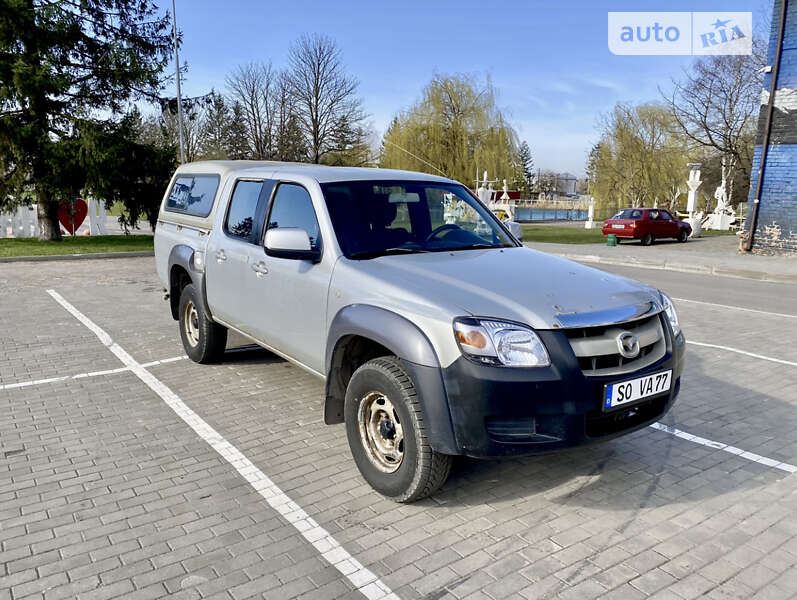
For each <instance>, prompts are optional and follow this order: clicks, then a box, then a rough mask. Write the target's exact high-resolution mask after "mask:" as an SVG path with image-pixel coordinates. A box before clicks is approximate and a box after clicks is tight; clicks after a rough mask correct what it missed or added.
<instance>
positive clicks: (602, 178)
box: [588, 104, 690, 212]
mask: <svg viewBox="0 0 797 600" xmlns="http://www.w3.org/2000/svg"><path fill="white" fill-rule="evenodd" d="M602 128H603V130H602V133H601V139H600V142H599V143H598V144H596V145H595V146H594V147H593V149H592V151H591V152H590V159H589V161H590V162H589V165H588V173H589V177H590V193H591V194H592V195H593V196H594V197H595V200H596V204H597V206H598V208H599V209H601V210H602V211H605V212H610V211H613V210H615V209H617V208H624V207H627V206H633V207H639V206H644V205H651V206H652V205H653V204H655V203H656V202H662V203H665V202H666V203H667V205H668V206H669V207H670V208H674V206H675V203H676V202H677V201H678V199H679V197H680V196H681V194H682V193H683V192H684V187H683V186H684V180H685V169H686V164H687V163H688V162H689V160H690V155H689V153H688V147H687V144H686V142H685V140H683V138H682V137H680V136H678V135H677V134H676V128H675V124H674V122H673V115H672V113H671V112H670V111H669V110H668V108H667V107H664V106H661V105H657V104H642V105H639V106H631V105H627V104H617V105H616V106H615V107H614V110H613V111H612V112H610V113H609V114H608V115H606V116H604V118H603V125H602Z"/></svg>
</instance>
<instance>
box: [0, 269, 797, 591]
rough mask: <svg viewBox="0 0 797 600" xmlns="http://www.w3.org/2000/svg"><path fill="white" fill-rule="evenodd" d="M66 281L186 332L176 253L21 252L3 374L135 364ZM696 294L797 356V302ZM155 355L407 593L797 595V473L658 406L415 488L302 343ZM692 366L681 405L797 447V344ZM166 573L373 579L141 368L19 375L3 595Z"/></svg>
mask: <svg viewBox="0 0 797 600" xmlns="http://www.w3.org/2000/svg"><path fill="white" fill-rule="evenodd" d="M638 276H639V277H647V278H648V280H649V281H651V282H655V281H656V278H657V277H662V275H660V274H658V273H656V272H647V273H642V272H640V273H639V274H638ZM680 277H681V279H680V280H679V281H680V283H679V285H680V286H682V289H680V290H679V292H678V294H675V293H673V295H680V296H681V297H688V296H686V294H688V293H689V291H690V288H689V285H691V283H690V282H694V285H695V286H697V285H703V284H704V283H705V282H706V281H710V279H711V278H706V277H702V278H701V277H700V276H693V275H689V276H680ZM734 285H737V284H734ZM738 285H739V286H742V287H743V288H744V289H743V290H741V291H740V295H744V294H747V295H748V296H749V295H750V294H754V293H755V290H756V289H757V288H756V287H755V286H767V287H766V290H767V291H768V293H769V290H772V289H773V288H772V287H771V286H773V285H776V284H763V283H758V282H742V283H738ZM49 288H53V289H55V290H57V291H58V292H59V293H61V294H62V295H63V296H64V297H65V298H66V299H67V300H68V301H69V302H71V303H72V304H74V305H75V306H76V307H77V308H78V309H79V310H80V311H82V312H83V313H84V314H86V315H87V316H88V317H89V318H90V319H92V320H93V321H94V322H96V323H97V324H98V325H99V326H100V327H102V328H103V329H105V330H106V331H107V332H108V333H109V334H110V335H111V336H112V337H113V339H114V340H115V341H116V342H117V343H118V344H119V345H120V346H122V347H123V348H124V349H125V350H127V351H128V352H130V354H132V355H133V357H134V358H135V359H136V360H138V361H139V362H142V363H144V362H148V361H153V360H159V359H163V358H169V357H173V356H179V355H182V354H183V350H182V347H181V345H180V341H179V336H178V333H177V326H176V323H175V322H174V321H172V320H171V316H170V314H169V311H168V305H167V304H166V303H165V302H163V301H162V299H161V294H160V285H159V284H158V282H157V280H156V278H155V275H154V266H153V263H152V259H146V258H145V259H125V260H115V261H85V262H81V263H80V264H77V265H69V266H68V267H64V266H62V264H58V263H47V264H41V265H36V266H35V267H34V268H31V266H30V265H17V264H10V265H0V316H2V319H3V323H4V324H5V325H4V327H3V329H2V331H0V385H2V384H8V383H17V382H22V381H26V380H30V379H44V378H48V377H53V376H58V375H71V374H75V373H84V372H88V371H97V370H104V369H115V368H118V367H121V366H122V365H121V363H120V362H119V361H118V360H117V359H116V358H115V357H114V356H113V355H112V354H111V353H110V352H109V351H108V350H107V348H106V347H105V346H103V345H102V344H101V343H100V342H99V341H98V340H97V338H96V337H95V336H94V335H93V334H92V333H91V332H89V331H88V329H86V328H85V327H84V326H83V325H82V324H80V323H79V322H78V321H76V320H75V319H74V317H72V316H71V315H70V314H69V313H67V312H66V311H64V310H63V309H62V308H61V307H60V306H58V304H56V303H55V302H54V301H53V300H52V298H50V297H49V296H48V295H47V294H46V291H45V290H46V289H49ZM761 289H762V290H763V289H764V288H763V287H762V288H761ZM776 289H777V290H779V292H780V293H782V294H786V295H788V294H794V295H793V296H792V297H797V288H795V286H786V285H783V286H780V287H777V288H776ZM748 296H744V297H748ZM695 297H697V295H696V296H695ZM724 303H726V304H734V298H733V297H727V298H726V299H725V302H724ZM679 310H680V315H681V320H682V322H683V326H684V329H685V331H686V333H687V336H688V338H689V339H694V340H699V341H703V342H707V343H714V344H721V345H728V346H734V347H739V348H744V349H747V350H749V351H752V352H759V353H761V354H764V355H769V356H773V357H777V358H781V359H784V360H792V361H794V360H797V355H795V354H794V352H795V351H794V348H793V344H792V342H791V340H793V339H794V336H795V335H797V319H783V318H778V317H774V316H770V315H765V314H755V315H751V314H747V315H745V316H744V318H739V317H738V315H736V314H733V313H731V312H728V311H726V310H723V309H718V308H716V307H711V306H703V305H689V304H682V305H679ZM792 312H793V313H797V311H792ZM767 340H769V341H767ZM245 345H246V342H245V341H244V340H242V339H237V338H235V337H234V336H231V339H230V342H229V346H230V347H235V346H239V347H240V346H245ZM149 370H150V372H151V373H153V374H154V375H155V376H156V377H157V378H158V379H159V380H161V381H162V382H163V383H165V384H166V385H167V386H169V388H171V389H172V390H173V391H174V392H175V393H177V394H178V395H179V396H180V398H181V399H182V400H183V401H184V402H185V403H186V404H188V405H189V406H190V407H191V408H192V409H193V410H194V411H195V412H196V413H198V414H199V415H200V416H201V417H202V418H203V419H205V420H206V421H207V422H208V423H209V424H210V425H211V426H212V427H214V428H215V429H216V430H217V431H218V432H219V433H220V434H221V435H223V436H224V437H225V438H226V439H227V440H228V441H229V442H230V443H232V444H233V445H234V446H236V447H237V448H238V449H239V450H240V451H241V452H243V453H244V454H245V455H246V456H247V457H248V458H249V459H250V460H251V461H252V462H253V463H255V464H256V465H257V467H259V468H260V469H261V470H262V471H263V472H265V473H266V474H267V475H268V476H269V477H270V478H271V479H272V480H273V481H274V482H275V483H276V484H277V485H278V486H279V487H280V488H281V489H282V490H283V491H284V492H285V493H286V494H288V495H289V496H290V497H291V498H292V499H293V500H294V501H295V502H297V503H298V504H299V505H300V506H301V507H302V508H304V510H305V511H307V513H308V514H310V515H311V516H312V517H313V518H314V519H315V520H316V521H318V523H319V524H320V525H322V526H323V527H324V528H325V529H326V530H327V531H329V532H330V533H331V534H332V535H333V536H334V537H335V538H336V539H337V540H338V541H339V542H340V543H341V544H342V545H343V546H344V547H345V548H346V550H348V551H349V552H350V553H351V554H352V555H353V556H354V557H355V558H356V559H357V560H359V561H360V562H361V563H362V564H363V565H365V566H367V567H368V568H370V569H371V570H372V571H373V572H374V573H376V574H377V575H378V576H379V577H380V578H381V580H382V581H383V582H384V583H385V584H387V585H388V586H390V587H391V588H392V589H393V591H394V592H395V593H396V594H397V595H398V596H399V597H400V598H402V599H407V600H409V599H414V598H428V599H434V600H439V599H444V598H452V599H464V598H469V599H477V598H487V599H492V600H498V599H502V598H515V599H519V598H558V597H560V598H584V599H586V598H623V599H627V598H628V599H634V598H646V597H653V598H676V599H677V598H680V599H688V598H695V597H707V598H761V599H764V598H778V599H780V598H793V597H797V475H787V474H786V473H783V472H781V471H777V470H775V469H771V468H767V467H765V466H763V465H760V464H757V463H754V462H751V461H749V460H746V459H744V458H741V457H739V456H734V455H732V454H729V453H727V452H722V451H719V450H715V449H713V448H708V447H705V446H700V445H697V444H693V443H690V442H688V441H686V440H683V439H679V438H676V437H674V436H672V435H668V434H667V433H665V432H662V431H657V430H653V429H645V430H643V431H640V432H637V433H635V434H632V435H629V436H626V437H623V438H620V439H618V440H614V441H611V442H608V443H604V444H601V445H596V446H592V447H590V448H585V449H578V450H572V451H568V452H564V453H559V454H553V455H548V456H542V457H533V458H524V459H515V460H504V461H475V460H469V459H461V460H458V461H457V462H456V464H455V468H454V472H453V474H452V476H451V478H450V480H449V482H448V483H447V484H446V485H445V487H444V488H443V489H442V490H441V492H440V493H439V494H437V495H435V496H434V497H433V498H430V499H427V500H424V501H422V502H418V503H416V504H413V505H406V506H405V505H397V504H394V503H392V502H391V501H388V500H385V499H384V498H382V497H381V496H379V495H378V494H376V493H375V492H373V491H372V490H371V489H370V488H369V487H368V486H367V484H365V482H364V481H363V480H362V479H361V477H360V476H359V473H358V472H357V470H356V468H355V467H354V464H353V462H352V460H351V455H350V453H349V450H348V446H347V444H346V439H345V433H344V430H343V428H342V426H340V425H336V426H331V427H328V426H325V425H324V424H323V421H322V410H321V409H322V399H323V383H322V382H321V381H319V380H318V379H315V378H314V377H312V376H311V375H308V374H306V373H305V372H303V371H302V370H300V369H298V368H297V367H294V366H292V365H290V364H289V363H287V362H285V361H283V360H281V359H279V358H277V357H275V356H274V355H272V354H270V353H268V352H266V351H264V350H260V349H246V348H244V349H243V350H238V351H235V352H228V354H227V356H226V358H225V361H224V362H223V363H221V364H218V365H197V364H194V363H191V362H190V361H185V360H183V361H178V362H173V363H168V364H162V365H157V366H154V367H151V368H150V369H149ZM683 381H684V383H683V388H682V393H681V397H680V399H679V401H678V403H677V404H676V406H675V408H674V410H673V411H672V412H671V413H670V414H669V415H668V416H667V417H666V419H665V420H664V422H665V423H667V424H670V425H673V426H675V427H678V428H679V429H683V430H685V431H688V432H689V433H693V434H695V435H700V436H703V437H706V438H709V439H712V440H717V441H720V442H723V443H731V444H733V445H735V446H737V447H739V448H742V449H744V450H748V451H751V452H756V453H758V454H761V455H764V456H768V457H771V458H775V459H777V460H782V461H787V462H791V463H792V464H797V433H796V432H797V416H796V415H797V410H795V409H797V392H796V391H795V390H797V368H795V367H790V366H787V365H781V364H775V363H771V362H766V361H762V360H759V359H754V358H750V357H741V356H738V355H731V354H729V353H727V352H724V351H721V350H716V349H710V348H699V347H694V346H690V347H689V356H688V366H687V369H686V372H685V374H684V376H683ZM165 596H169V597H175V598H226V599H232V600H240V599H243V598H307V599H309V598H318V599H326V598H362V597H363V596H362V595H361V594H360V593H359V592H357V591H355V590H354V589H353V586H352V584H351V583H350V582H349V581H348V580H347V579H346V578H344V577H342V576H341V574H340V573H339V572H338V571H337V570H335V569H334V568H332V567H331V566H330V565H329V564H328V563H327V562H326V561H325V560H324V559H323V558H321V556H320V554H319V553H318V552H317V551H316V550H315V548H313V546H312V545H310V544H309V543H308V542H307V541H306V540H305V539H304V538H303V537H302V536H301V535H300V534H299V533H298V531H297V530H296V529H294V528H293V526H291V525H290V524H289V523H288V522H287V521H285V520H284V519H283V518H282V517H280V516H279V515H278V514H277V513H276V512H275V511H274V510H273V509H272V508H271V507H270V506H269V505H268V504H267V503H266V502H265V501H264V500H263V499H262V497H261V496H260V495H259V494H257V493H256V492H255V490H254V489H253V488H252V487H251V486H249V484H248V483H247V482H246V481H245V480H244V479H243V478H242V477H241V476H240V475H239V474H238V473H237V472H236V471H235V470H234V469H233V468H232V467H231V466H230V465H229V464H227V463H226V462H224V461H223V460H222V459H221V458H220V457H219V455H218V454H216V453H215V452H214V451H213V450H212V449H211V448H210V446H209V445H208V444H207V443H205V442H204V441H203V440H202V439H200V438H199V437H198V436H197V435H196V434H195V433H194V432H193V431H192V430H191V429H189V427H188V426H186V424H185V423H183V422H182V421H181V420H180V419H179V418H178V417H177V416H176V415H175V414H174V413H173V412H172V411H171V409H169V408H168V407H167V406H166V405H165V404H164V403H163V401H162V400H161V399H160V398H159V397H158V396H157V395H155V394H154V393H153V392H152V391H151V390H150V389H149V388H148V387H147V386H146V385H144V384H143V383H142V382H141V381H140V380H139V379H138V378H136V377H135V376H134V375H133V374H132V373H130V372H119V373H113V374H109V375H105V376H98V377H87V378H81V379H75V380H69V381H61V382H56V383H46V384H40V385H35V386H29V387H24V388H15V389H5V390H2V389H0V600H6V599H13V600H18V599H20V598H44V599H45V600H50V599H53V598H117V597H118V598H159V597H165Z"/></svg>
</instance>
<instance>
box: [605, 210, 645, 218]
mask: <svg viewBox="0 0 797 600" xmlns="http://www.w3.org/2000/svg"><path fill="white" fill-rule="evenodd" d="M641 218H642V210H641V209H638V208H626V209H625V210H621V211H620V212H619V213H617V214H616V215H614V216H613V217H612V219H641Z"/></svg>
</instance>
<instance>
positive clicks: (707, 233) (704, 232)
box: [700, 229, 737, 237]
mask: <svg viewBox="0 0 797 600" xmlns="http://www.w3.org/2000/svg"><path fill="white" fill-rule="evenodd" d="M736 231H737V230H735V229H731V230H728V231H720V230H719V229H703V230H702V231H701V233H700V235H705V236H706V237H711V236H715V235H736Z"/></svg>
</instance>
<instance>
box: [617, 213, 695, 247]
mask: <svg viewBox="0 0 797 600" xmlns="http://www.w3.org/2000/svg"><path fill="white" fill-rule="evenodd" d="M611 233H613V234H614V235H616V236H617V241H618V242H619V241H620V240H640V241H641V242H642V245H643V246H650V245H651V244H652V243H653V242H654V241H655V240H657V239H661V238H675V239H676V240H678V241H679V242H685V241H686V240H688V239H689V236H690V235H692V226H691V225H689V223H686V222H684V221H679V220H678V219H676V218H674V217H673V216H672V214H671V213H670V211H668V210H665V209H663V208H626V209H624V210H621V211H620V212H618V213H617V214H616V215H614V216H613V217H612V218H611V219H607V220H606V221H604V222H603V235H609V234H611Z"/></svg>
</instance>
